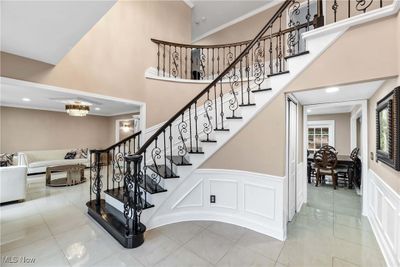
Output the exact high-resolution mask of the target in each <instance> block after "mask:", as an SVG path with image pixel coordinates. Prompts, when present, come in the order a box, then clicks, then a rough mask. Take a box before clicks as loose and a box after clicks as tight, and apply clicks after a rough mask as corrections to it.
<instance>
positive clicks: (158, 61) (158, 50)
mask: <svg viewBox="0 0 400 267" xmlns="http://www.w3.org/2000/svg"><path fill="white" fill-rule="evenodd" d="M157 76H160V44H157Z"/></svg>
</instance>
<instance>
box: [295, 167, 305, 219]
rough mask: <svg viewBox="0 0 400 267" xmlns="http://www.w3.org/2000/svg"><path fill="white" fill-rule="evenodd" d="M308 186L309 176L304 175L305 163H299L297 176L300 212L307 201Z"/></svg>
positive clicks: (297, 195) (297, 205)
mask: <svg viewBox="0 0 400 267" xmlns="http://www.w3.org/2000/svg"><path fill="white" fill-rule="evenodd" d="M306 187H307V177H304V169H303V163H302V162H300V163H299V164H297V176H296V212H300V210H301V207H302V206H303V203H304V202H305V195H306V193H305V188H306Z"/></svg>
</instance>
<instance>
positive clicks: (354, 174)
mask: <svg viewBox="0 0 400 267" xmlns="http://www.w3.org/2000/svg"><path fill="white" fill-rule="evenodd" d="M359 152H360V149H359V148H358V147H356V148H354V149H353V150H352V151H351V153H350V159H351V160H352V161H353V163H352V164H351V166H350V167H349V169H348V176H349V183H350V185H352V184H353V183H354V182H355V183H356V184H357V185H359V182H358V181H359V180H361V160H360V159H359V158H358V153H359Z"/></svg>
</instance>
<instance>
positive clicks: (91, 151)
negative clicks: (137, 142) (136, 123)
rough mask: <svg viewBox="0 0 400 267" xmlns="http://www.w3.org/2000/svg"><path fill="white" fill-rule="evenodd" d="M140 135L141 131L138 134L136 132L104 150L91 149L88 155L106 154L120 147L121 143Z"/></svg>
mask: <svg viewBox="0 0 400 267" xmlns="http://www.w3.org/2000/svg"><path fill="white" fill-rule="evenodd" d="M141 133H142V131H139V132H137V133H134V134H132V135H130V136H128V137H126V138H124V139H122V140H121V141H119V142H118V143H115V144H113V145H111V146H110V147H108V148H105V149H91V150H90V153H104V152H108V151H110V150H111V149H113V148H116V147H118V146H120V145H122V144H123V143H125V142H126V141H128V140H129V139H132V138H135V137H136V136H139V135H140V134H141Z"/></svg>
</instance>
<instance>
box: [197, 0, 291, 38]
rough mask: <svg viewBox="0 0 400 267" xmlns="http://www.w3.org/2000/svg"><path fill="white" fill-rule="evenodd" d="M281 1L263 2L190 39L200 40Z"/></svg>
mask: <svg viewBox="0 0 400 267" xmlns="http://www.w3.org/2000/svg"><path fill="white" fill-rule="evenodd" d="M283 2H284V0H276V1H271V2H269V3H267V4H265V5H264V6H262V7H259V8H257V9H254V10H253V11H250V12H248V13H246V14H244V15H242V16H240V17H237V18H235V19H234V20H231V21H229V22H227V23H225V24H222V25H220V26H218V27H215V28H214V29H212V30H209V31H208V32H205V33H203V34H202V35H200V36H198V37H196V38H194V39H193V40H192V43H195V42H197V41H200V40H201V39H203V38H206V37H207V36H209V35H211V34H214V33H216V32H219V31H221V30H223V29H225V28H228V27H229V26H232V25H234V24H236V23H239V22H241V21H243V20H245V19H248V18H250V17H252V16H255V15H257V14H258V13H261V12H263V11H265V10H267V9H269V8H271V7H274V6H276V5H278V4H281V3H283Z"/></svg>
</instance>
